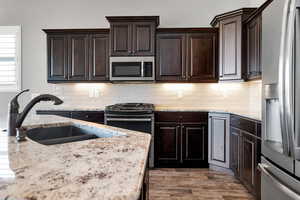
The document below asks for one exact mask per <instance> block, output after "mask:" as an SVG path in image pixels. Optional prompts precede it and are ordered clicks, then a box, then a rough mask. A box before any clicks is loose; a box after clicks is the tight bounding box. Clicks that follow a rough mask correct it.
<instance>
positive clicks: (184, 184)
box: [149, 168, 254, 200]
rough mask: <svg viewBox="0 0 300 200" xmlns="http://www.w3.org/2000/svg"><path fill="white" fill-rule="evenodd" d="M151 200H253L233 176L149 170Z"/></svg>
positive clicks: (187, 170) (198, 171)
mask: <svg viewBox="0 0 300 200" xmlns="http://www.w3.org/2000/svg"><path fill="white" fill-rule="evenodd" d="M149 173H150V180H149V182H150V186H149V199H150V200H204V199H208V200H254V198H253V196H252V195H251V194H250V193H248V192H247V190H246V188H245V187H244V186H243V185H242V184H241V183H240V182H239V181H238V180H237V179H235V178H234V177H233V176H231V175H228V174H225V173H223V172H217V171H212V170H209V169H171V168H170V169H169V168H164V169H154V170H150V172H149Z"/></svg>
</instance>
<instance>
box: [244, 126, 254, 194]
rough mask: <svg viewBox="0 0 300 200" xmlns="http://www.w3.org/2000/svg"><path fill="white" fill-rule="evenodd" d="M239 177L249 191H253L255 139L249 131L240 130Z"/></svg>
mask: <svg viewBox="0 0 300 200" xmlns="http://www.w3.org/2000/svg"><path fill="white" fill-rule="evenodd" d="M241 134H242V143H241V156H240V160H241V162H240V169H241V170H240V177H241V180H242V182H243V183H244V184H245V186H246V187H247V188H248V190H249V191H251V192H254V188H255V181H256V180H255V179H256V177H255V174H256V139H255V137H253V136H251V134H250V133H247V132H245V131H241Z"/></svg>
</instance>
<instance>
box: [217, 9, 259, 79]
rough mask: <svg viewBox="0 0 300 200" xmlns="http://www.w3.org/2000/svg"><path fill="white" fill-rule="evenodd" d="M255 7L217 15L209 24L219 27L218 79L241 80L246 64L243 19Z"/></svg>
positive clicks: (245, 35)
mask: <svg viewBox="0 0 300 200" xmlns="http://www.w3.org/2000/svg"><path fill="white" fill-rule="evenodd" d="M255 10H256V8H242V9H239V10H234V11H231V12H227V13H224V14H220V15H217V16H216V17H215V18H214V19H213V21H212V22H211V25H212V26H213V27H219V30H220V34H219V80H221V81H228V80H243V79H245V77H244V75H245V71H246V64H247V53H246V50H247V48H246V45H247V34H246V31H245V27H244V23H243V22H244V21H245V20H246V19H247V18H248V17H249V16H250V15H251V13H253V11H255Z"/></svg>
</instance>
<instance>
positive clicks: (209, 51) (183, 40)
mask: <svg viewBox="0 0 300 200" xmlns="http://www.w3.org/2000/svg"><path fill="white" fill-rule="evenodd" d="M217 40H218V30H217V29H214V28H197V29H196V28H182V29H180V28H177V29H158V30H157V36H156V80H157V81H160V82H190V83H197V82H217V80H218V74H217V53H218V42H217Z"/></svg>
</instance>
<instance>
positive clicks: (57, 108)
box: [39, 106, 261, 121]
mask: <svg viewBox="0 0 300 200" xmlns="http://www.w3.org/2000/svg"><path fill="white" fill-rule="evenodd" d="M39 110H43V111H49V110H50V111H104V107H80V106H79V107H73V106H51V108H43V109H39ZM155 111H166V112H167V111H168V112H176V111H178V112H184V111H186V112H218V113H231V114H235V115H240V116H243V117H247V118H250V119H254V120H258V121H261V113H260V112H255V111H251V110H248V109H243V110H242V109H236V108H219V107H199V106H190V107H187V106H155Z"/></svg>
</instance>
